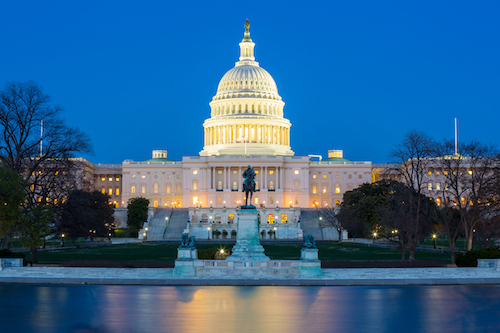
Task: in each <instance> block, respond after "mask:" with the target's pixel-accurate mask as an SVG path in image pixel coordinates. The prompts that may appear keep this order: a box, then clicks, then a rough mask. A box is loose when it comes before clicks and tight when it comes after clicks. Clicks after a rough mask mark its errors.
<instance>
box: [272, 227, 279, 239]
mask: <svg viewBox="0 0 500 333" xmlns="http://www.w3.org/2000/svg"><path fill="white" fill-rule="evenodd" d="M273 230H274V232H273V234H274V240H276V230H278V228H276V227H274V228H273Z"/></svg>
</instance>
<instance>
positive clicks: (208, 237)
mask: <svg viewBox="0 0 500 333" xmlns="http://www.w3.org/2000/svg"><path fill="white" fill-rule="evenodd" d="M209 239H210V227H207V240H209Z"/></svg>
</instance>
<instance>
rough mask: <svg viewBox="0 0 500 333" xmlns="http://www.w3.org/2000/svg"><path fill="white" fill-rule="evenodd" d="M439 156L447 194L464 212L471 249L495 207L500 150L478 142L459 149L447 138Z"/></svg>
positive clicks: (462, 213)
mask: <svg viewBox="0 0 500 333" xmlns="http://www.w3.org/2000/svg"><path fill="white" fill-rule="evenodd" d="M435 155H436V156H437V157H436V158H435V163H436V166H438V167H439V168H441V169H442V170H443V177H444V180H445V184H444V185H445V186H444V187H445V189H444V194H445V195H448V198H450V197H451V199H453V205H454V206H455V207H456V208H457V209H458V210H459V212H460V218H461V221H462V224H463V231H464V233H465V238H466V239H467V250H471V249H472V242H473V238H474V230H475V228H476V226H477V225H478V224H480V223H481V222H483V221H485V219H487V218H488V215H489V214H490V213H491V210H492V207H490V204H489V201H490V200H489V189H490V188H491V187H492V186H494V182H495V172H494V170H495V169H496V168H498V163H499V158H498V156H499V152H498V150H497V149H496V147H495V146H494V145H485V144H481V143H478V142H475V141H473V142H469V143H465V144H460V145H458V146H457V147H456V148H455V145H454V143H453V142H452V141H444V142H442V143H439V144H436V146H435ZM445 201H446V198H445Z"/></svg>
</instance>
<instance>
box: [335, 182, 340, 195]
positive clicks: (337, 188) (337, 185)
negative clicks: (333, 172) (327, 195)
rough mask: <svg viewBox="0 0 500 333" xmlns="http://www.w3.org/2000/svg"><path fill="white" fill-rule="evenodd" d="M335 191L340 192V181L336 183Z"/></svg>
mask: <svg viewBox="0 0 500 333" xmlns="http://www.w3.org/2000/svg"><path fill="white" fill-rule="evenodd" d="M335 193H340V184H339V183H336V184H335Z"/></svg>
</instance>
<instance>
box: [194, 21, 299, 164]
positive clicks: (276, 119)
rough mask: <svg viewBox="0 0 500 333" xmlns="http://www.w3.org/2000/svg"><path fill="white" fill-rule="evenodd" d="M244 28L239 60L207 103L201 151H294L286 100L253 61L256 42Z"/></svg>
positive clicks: (285, 152) (206, 152)
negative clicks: (287, 117)
mask: <svg viewBox="0 0 500 333" xmlns="http://www.w3.org/2000/svg"><path fill="white" fill-rule="evenodd" d="M245 28H246V31H245V37H244V38H243V40H242V42H241V43H240V61H238V62H237V63H236V65H235V67H234V68H232V69H230V70H229V71H227V72H226V74H224V76H223V77H222V79H221V80H220V82H219V86H218V88H217V93H216V95H215V96H214V97H213V99H212V102H211V103H210V107H211V110H212V112H211V118H210V119H207V120H205V123H204V124H203V127H204V128H205V146H204V149H203V151H201V152H200V155H202V156H207V155H221V154H235V155H241V154H247V153H248V154H251V155H293V154H294V153H293V151H292V150H291V149H290V126H291V124H290V121H289V120H288V119H285V118H283V107H284V105H285V103H283V101H282V100H281V97H280V95H279V94H278V88H277V86H276V83H275V82H274V79H273V77H272V76H271V75H270V74H269V73H268V72H267V71H266V70H265V69H263V68H261V67H260V66H259V63H258V62H256V61H255V57H254V46H255V43H253V42H252V40H251V39H250V32H249V31H248V26H245Z"/></svg>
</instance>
